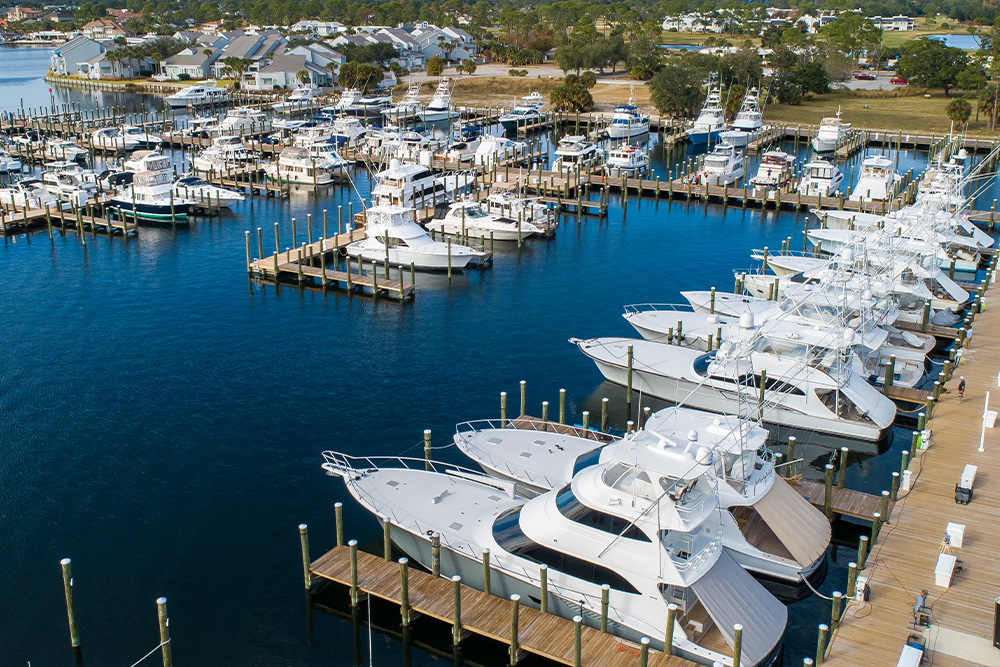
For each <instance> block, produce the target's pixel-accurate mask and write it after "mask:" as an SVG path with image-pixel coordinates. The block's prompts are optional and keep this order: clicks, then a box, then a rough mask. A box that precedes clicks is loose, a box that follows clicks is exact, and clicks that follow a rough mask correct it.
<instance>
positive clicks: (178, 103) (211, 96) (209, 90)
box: [166, 81, 229, 109]
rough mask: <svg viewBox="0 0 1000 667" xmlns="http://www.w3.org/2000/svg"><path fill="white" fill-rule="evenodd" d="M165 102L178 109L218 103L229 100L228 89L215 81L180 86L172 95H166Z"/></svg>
mask: <svg viewBox="0 0 1000 667" xmlns="http://www.w3.org/2000/svg"><path fill="white" fill-rule="evenodd" d="M166 100H167V104H169V105H170V106H171V107H173V108H175V109H178V108H182V107H198V106H203V105H206V104H219V103H222V102H228V101H229V91H228V90H226V89H225V88H219V87H218V86H217V85H216V83H215V81H206V82H205V83H200V84H195V85H193V86H187V87H185V88H181V89H180V90H178V91H177V92H176V93H174V94H173V95H167V97H166Z"/></svg>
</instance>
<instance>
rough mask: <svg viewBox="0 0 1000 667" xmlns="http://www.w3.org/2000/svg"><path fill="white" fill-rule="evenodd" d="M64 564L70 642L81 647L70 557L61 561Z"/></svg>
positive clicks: (63, 572) (64, 588)
mask: <svg viewBox="0 0 1000 667" xmlns="http://www.w3.org/2000/svg"><path fill="white" fill-rule="evenodd" d="M59 564H60V565H61V566H62V577H63V592H64V593H65V595H66V618H67V620H68V621H69V642H70V645H71V646H72V647H73V648H79V647H80V630H79V628H78V627H77V624H76V602H75V600H74V596H73V565H72V561H71V560H70V559H69V558H63V559H62V560H61V561H59Z"/></svg>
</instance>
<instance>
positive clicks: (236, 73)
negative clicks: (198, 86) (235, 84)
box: [222, 56, 253, 81]
mask: <svg viewBox="0 0 1000 667" xmlns="http://www.w3.org/2000/svg"><path fill="white" fill-rule="evenodd" d="M251 63H253V61H252V60H250V59H249V58H237V57H236V56H229V57H228V58H226V59H224V60H223V61H222V64H223V65H224V66H225V67H224V69H223V71H224V72H226V73H227V74H228V75H229V76H232V77H233V78H234V79H236V80H237V81H239V80H240V79H242V78H243V73H244V72H246V71H247V70H248V69H250V65H251Z"/></svg>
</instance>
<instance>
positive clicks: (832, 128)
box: [812, 107, 851, 153]
mask: <svg viewBox="0 0 1000 667" xmlns="http://www.w3.org/2000/svg"><path fill="white" fill-rule="evenodd" d="M850 130H851V124H850V123H845V122H843V121H842V120H840V107H837V115H836V116H830V117H829V118H824V119H823V120H822V121H820V124H819V129H818V130H817V131H816V136H815V137H813V140H812V145H813V150H815V151H816V152H817V153H831V152H833V151H835V150H837V148H839V147H840V144H842V143H843V142H844V140H845V139H847V134H848V133H849V132H850Z"/></svg>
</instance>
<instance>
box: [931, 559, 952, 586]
mask: <svg viewBox="0 0 1000 667" xmlns="http://www.w3.org/2000/svg"><path fill="white" fill-rule="evenodd" d="M957 562H958V557H956V556H952V555H951V554H941V555H939V556H938V560H937V566H936V567H935V568H934V583H935V584H936V585H938V586H943V587H945V588H948V587H950V586H951V575H952V573H953V572H954V571H955V563H957Z"/></svg>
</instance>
